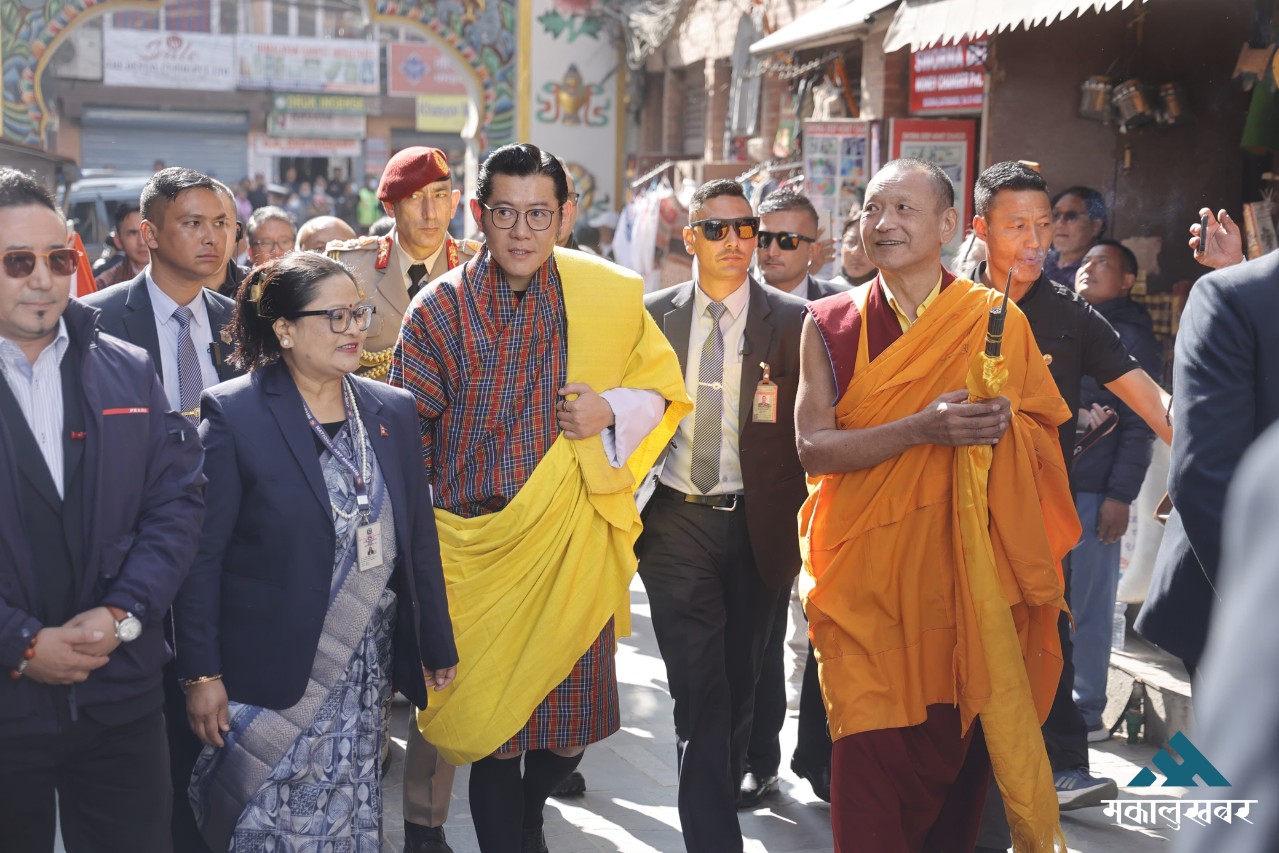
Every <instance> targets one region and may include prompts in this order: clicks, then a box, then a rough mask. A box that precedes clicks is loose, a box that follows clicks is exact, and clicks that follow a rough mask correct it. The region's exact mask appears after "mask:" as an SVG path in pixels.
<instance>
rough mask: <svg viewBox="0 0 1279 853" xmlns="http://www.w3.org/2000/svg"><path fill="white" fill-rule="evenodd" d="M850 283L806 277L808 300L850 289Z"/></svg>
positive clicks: (811, 300)
mask: <svg viewBox="0 0 1279 853" xmlns="http://www.w3.org/2000/svg"><path fill="white" fill-rule="evenodd" d="M852 289H853V288H852V285H848V284H841V283H839V282H834V281H826V280H825V279H821V278H813V277H812V276H811V275H810V276H809V277H808V301H809V302H813V301H816V300H818V299H821V298H822V297H823V296H833V295H835V294H836V293H843V292H844V291H845V290H852Z"/></svg>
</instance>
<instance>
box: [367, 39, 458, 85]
mask: <svg viewBox="0 0 1279 853" xmlns="http://www.w3.org/2000/svg"><path fill="white" fill-rule="evenodd" d="M386 93H387V94H388V95H392V96H399V97H407V98H412V97H415V96H417V95H465V94H467V91H466V81H465V80H464V79H463V78H462V75H461V73H460V72H459V69H458V63H457V60H456V59H453V58H452V57H451V56H449V55H448V54H446V53H445V52H444V50H443V49H441V48H440V47H439V46H437V45H435V44H432V43H431V42H421V43H416V44H409V43H405V42H395V43H392V44H388V45H387V46H386Z"/></svg>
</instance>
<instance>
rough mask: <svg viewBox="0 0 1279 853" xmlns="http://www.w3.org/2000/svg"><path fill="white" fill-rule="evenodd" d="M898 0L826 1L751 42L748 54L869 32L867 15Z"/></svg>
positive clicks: (815, 44) (819, 43)
mask: <svg viewBox="0 0 1279 853" xmlns="http://www.w3.org/2000/svg"><path fill="white" fill-rule="evenodd" d="M896 2H897V0H826V2H825V3H823V4H822V5H820V6H818V7H817V8H816V9H813V10H812V11H810V12H807V13H805V14H803V15H800V16H799V17H798V18H796V19H795V20H793V21H791V22H790V23H789V24H787V25H786V26H784V27H782V28H781V29H780V30H777V31H776V32H774V33H770V34H769V35H766V36H764V37H763V38H762V39H760V40H759V41H757V42H755V43H754V44H752V45H751V53H753V54H756V55H758V54H761V53H772V52H773V51H776V50H795V49H796V48H805V47H824V46H825V45H828V44H834V43H836V42H840V41H847V40H848V39H850V38H857V37H864V36H865V35H866V33H867V32H869V31H870V23H869V22H868V21H867V20H866V19H867V18H869V17H871V16H872V15H874V14H875V13H876V12H878V11H880V10H881V9H886V8H888V7H889V6H891V5H893V4H894V3H896Z"/></svg>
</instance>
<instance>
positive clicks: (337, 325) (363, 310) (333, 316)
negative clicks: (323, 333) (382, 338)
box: [293, 305, 377, 335]
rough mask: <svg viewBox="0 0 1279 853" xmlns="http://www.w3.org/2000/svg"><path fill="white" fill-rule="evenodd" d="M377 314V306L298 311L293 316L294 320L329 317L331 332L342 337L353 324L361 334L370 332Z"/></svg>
mask: <svg viewBox="0 0 1279 853" xmlns="http://www.w3.org/2000/svg"><path fill="white" fill-rule="evenodd" d="M376 313H377V306H376V305H361V306H359V307H358V308H347V307H345V306H343V307H342V308H328V309H325V310H323V311H298V312H297V313H296V314H294V315H293V319H296V318H298V317H328V318H329V331H331V332H333V334H335V335H340V334H342V333H343V332H345V331H346V330H347V329H349V328H351V324H352V323H354V324H355V328H357V329H359V330H360V331H361V332H364V331H368V328H369V326H371V325H373V315H374V314H376Z"/></svg>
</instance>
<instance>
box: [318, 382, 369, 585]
mask: <svg viewBox="0 0 1279 853" xmlns="http://www.w3.org/2000/svg"><path fill="white" fill-rule="evenodd" d="M342 392H343V393H342V404H343V407H344V409H345V411H346V429H347V433H348V434H349V435H350V436H351V443H352V445H354V446H355V448H356V455H357V457H358V459H349V458H347V456H346V454H344V453H343V452H342V451H341V449H339V448H338V446H337V445H336V444H334V442H333V439H331V438H329V434H328V433H327V432H325V430H324V427H323V426H322V425H321V424H320V422H319V421H318V420H316V418H315V415H314V414H312V413H311V407H310V406H308V405H307V404H306V401H305V400H304V401H303V402H302V408H303V410H304V411H305V412H306V419H307V422H308V423H309V424H310V425H311V431H312V432H314V433H315V435H316V437H317V438H319V439H320V443H321V444H323V445H324V449H325V450H327V451H328V452H329V454H330V455H331V456H332V457H333V459H334V460H335V461H336V462H337V463H338V464H339V465H341V466H342V467H343V468H344V469H346V472H347V473H348V474H350V475H351V480H352V483H353V484H354V486H355V512H354V513H350V514H347V513H344V512H343V511H342V510H341V509H339V508H338V506H337V505H336V504H334V503H333V502H332V499H331V498H330V501H329V505H330V506H332V507H333V512H334V514H335V515H339V516H342V517H344V518H353V517H354V516H355V515H356V514H357V513H358V514H359V516H360V525H359V527H358V528H356V531H355V552H356V556H357V557H358V565H359V569H360V571H362V572H366V571H368V570H369V569H376V568H377V567H378V566H381V565H382V561H383V559H384V557H383V552H382V522H381V521H380V520H379V521H373V520H372V519H371V513H372V504H371V503H370V502H369V476H370V468H369V445H368V441H367V440H366V439H365V436H364V430H363V427H362V425H361V422H360V419H359V417H358V416H357V414H356V407H355V401H354V395H353V393H352V391H351V386H350V384H349V383H348V382H347V381H346V380H343V382H342ZM357 462H358V463H359V464H358V465H357Z"/></svg>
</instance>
